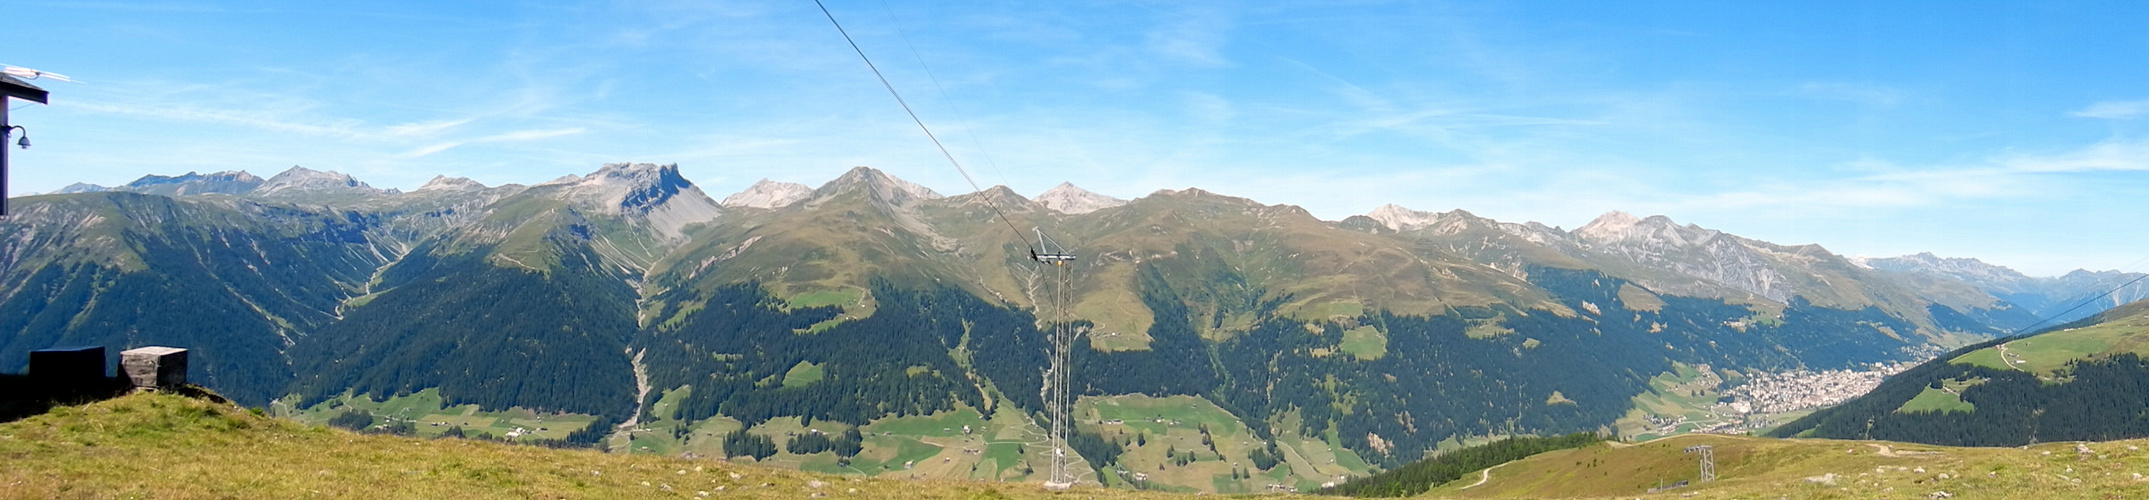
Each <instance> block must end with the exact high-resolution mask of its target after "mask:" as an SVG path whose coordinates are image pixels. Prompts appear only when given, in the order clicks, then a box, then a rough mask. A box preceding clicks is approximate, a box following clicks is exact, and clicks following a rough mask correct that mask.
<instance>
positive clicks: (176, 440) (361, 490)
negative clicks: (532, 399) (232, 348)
mask: <svg viewBox="0 0 2149 500" xmlns="http://www.w3.org/2000/svg"><path fill="white" fill-rule="evenodd" d="M704 491H706V492H709V494H710V496H709V497H700V496H699V495H698V493H699V492H704ZM815 493H820V494H824V495H827V496H830V497H834V498H862V499H881V498H887V499H895V498H904V499H908V498H949V499H970V498H1048V497H1058V498H1070V497H1068V496H1067V494H1051V493H1047V492H1044V491H1043V490H1041V489H1040V488H1038V487H1037V486H1036V485H1031V484H988V483H974V482H958V481H895V480H883V479H865V478H846V477H837V476H829V475H821V474H814V473H809V472H800V471H794V470H784V469H775V468H769V467H759V466H752V465H741V464H733V463H728V462H721V461H713V460H684V459H677V458H664V457H656V456H648V455H616V454H604V453H599V452H595V451H583V450H553V449H547V448H539V447H533V446H515V445H507V444H500V443H492V442H485V441H474V440H460V439H443V440H426V439H414V438H404V437H394V436H369V435H359V434H354V433H350V432H344V431H341V430H334V429H329V428H325V427H320V426H310V425H304V424H299V423H294V422H290V421H287V420H280V419H274V418H269V417H266V416H262V415H257V414H254V413H250V412H248V411H246V410H243V409H240V408H238V407H236V406H231V405H228V404H219V403H213V402H209V401H205V400H200V399H192V398H185V397H180V396H173V395H166V394H136V395H130V396H126V397H121V398H118V399H112V400H107V401H103V402H98V403H93V404H88V405H83V406H69V407H59V408H55V409H54V410H53V411H52V412H50V413H46V414H44V415H39V416H35V417H31V418H28V419H24V420H20V421H16V422H10V423H6V424H0V498H140V497H155V498H312V497H350V498H718V497H720V498H806V497H808V496H810V495H813V494H815ZM1072 494H1075V495H1080V497H1079V498H1099V499H1139V498H1176V497H1178V496H1176V495H1166V494H1156V493H1145V492H1133V491H1113V490H1097V489H1079V490H1076V491H1074V492H1073V493H1072Z"/></svg>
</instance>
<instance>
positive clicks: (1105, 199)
mask: <svg viewBox="0 0 2149 500" xmlns="http://www.w3.org/2000/svg"><path fill="white" fill-rule="evenodd" d="M1037 203H1038V204H1041V205H1044V206H1045V208H1050V209H1052V210H1055V211H1058V212H1060V213H1063V214H1077V215H1079V214H1086V213H1090V212H1095V211H1098V210H1103V209H1107V208H1112V207H1116V206H1120V205H1125V204H1127V200H1122V199H1119V198H1113V197H1110V196H1105V195H1101V194H1097V193H1092V192H1089V191H1088V190H1085V189H1082V188H1079V187H1075V185H1074V183H1070V182H1062V183H1060V185H1058V186H1053V187H1052V189H1051V190H1048V191H1045V192H1044V194H1040V195H1037Z"/></svg>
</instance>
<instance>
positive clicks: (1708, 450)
mask: <svg viewBox="0 0 2149 500" xmlns="http://www.w3.org/2000/svg"><path fill="white" fill-rule="evenodd" d="M1686 452H1687V453H1700V454H1701V482H1704V483H1706V482H1709V481H1715V480H1716V447H1714V446H1709V445H1705V444H1701V445H1694V446H1688V447H1686Z"/></svg>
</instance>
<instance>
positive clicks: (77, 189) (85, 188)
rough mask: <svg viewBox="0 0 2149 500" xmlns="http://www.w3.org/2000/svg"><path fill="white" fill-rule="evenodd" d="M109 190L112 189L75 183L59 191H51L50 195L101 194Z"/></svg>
mask: <svg viewBox="0 0 2149 500" xmlns="http://www.w3.org/2000/svg"><path fill="white" fill-rule="evenodd" d="M111 190H112V188H108V187H104V186H99V185H96V184H90V183H85V182H77V183H74V184H68V185H67V187H63V188H60V190H58V191H53V192H52V193H51V194H74V193H102V192H105V191H111Z"/></svg>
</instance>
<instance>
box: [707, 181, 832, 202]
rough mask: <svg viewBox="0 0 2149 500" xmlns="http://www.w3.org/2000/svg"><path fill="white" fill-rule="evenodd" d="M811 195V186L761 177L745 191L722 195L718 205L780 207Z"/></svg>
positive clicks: (803, 199)
mask: <svg viewBox="0 0 2149 500" xmlns="http://www.w3.org/2000/svg"><path fill="white" fill-rule="evenodd" d="M812 197H813V188H812V187H810V186H807V185H805V184H798V183H791V182H776V181H772V180H768V179H762V180H761V181H759V182H755V183H754V185H753V186H751V187H748V188H746V190H745V191H740V192H737V193H732V195H731V196H726V197H724V201H723V202H722V203H720V205H723V206H726V207H751V208H782V207H788V206H791V204H793V203H798V202H801V201H805V200H806V199H807V198H812Z"/></svg>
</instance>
